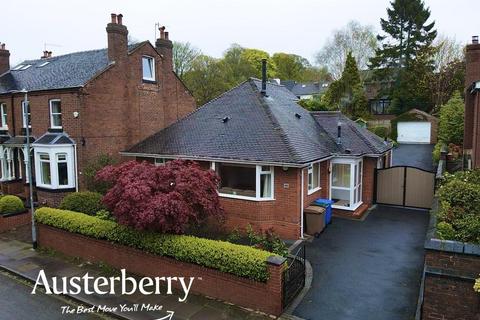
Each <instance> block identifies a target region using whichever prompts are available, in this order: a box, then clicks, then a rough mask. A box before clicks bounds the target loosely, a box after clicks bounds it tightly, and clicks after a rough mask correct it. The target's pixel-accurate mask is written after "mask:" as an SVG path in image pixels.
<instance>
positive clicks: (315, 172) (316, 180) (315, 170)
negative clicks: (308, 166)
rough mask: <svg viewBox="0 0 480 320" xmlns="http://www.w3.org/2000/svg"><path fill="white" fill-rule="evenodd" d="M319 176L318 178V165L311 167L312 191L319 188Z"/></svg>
mask: <svg viewBox="0 0 480 320" xmlns="http://www.w3.org/2000/svg"><path fill="white" fill-rule="evenodd" d="M319 176H320V163H316V164H315V165H314V166H313V180H312V186H313V189H315V188H318V187H319V186H320V181H319Z"/></svg>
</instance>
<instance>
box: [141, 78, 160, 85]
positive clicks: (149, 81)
mask: <svg viewBox="0 0 480 320" xmlns="http://www.w3.org/2000/svg"><path fill="white" fill-rule="evenodd" d="M142 82H143V83H150V84H156V83H157V80H155V79H145V78H143V79H142Z"/></svg>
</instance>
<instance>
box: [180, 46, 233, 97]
mask: <svg viewBox="0 0 480 320" xmlns="http://www.w3.org/2000/svg"><path fill="white" fill-rule="evenodd" d="M225 72H226V70H225V67H224V64H222V63H221V61H220V60H218V59H215V58H212V57H209V56H205V55H201V56H198V57H197V58H196V59H195V60H194V61H193V63H192V67H191V69H190V71H189V72H187V73H186V74H185V76H184V81H185V84H186V85H187V87H188V88H189V89H190V90H191V91H192V93H193V96H194V97H195V100H196V102H197V105H199V106H201V105H203V104H205V103H207V102H208V101H210V100H211V99H213V98H215V97H217V96H219V95H220V94H222V93H223V92H225V91H227V90H228V89H229V88H230V85H229V83H228V82H227V81H225V76H226V75H225Z"/></svg>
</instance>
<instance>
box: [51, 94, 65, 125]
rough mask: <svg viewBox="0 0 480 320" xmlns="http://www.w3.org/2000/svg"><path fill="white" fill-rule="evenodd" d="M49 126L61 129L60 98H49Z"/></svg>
mask: <svg viewBox="0 0 480 320" xmlns="http://www.w3.org/2000/svg"><path fill="white" fill-rule="evenodd" d="M50 128H52V129H62V102H61V101H60V99H52V100H50Z"/></svg>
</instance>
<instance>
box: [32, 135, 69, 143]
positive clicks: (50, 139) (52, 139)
mask: <svg viewBox="0 0 480 320" xmlns="http://www.w3.org/2000/svg"><path fill="white" fill-rule="evenodd" d="M60 144H75V141H73V140H72V139H71V138H70V137H69V136H68V135H67V134H66V133H64V132H58V133H54V132H47V133H45V134H44V135H42V136H41V137H40V138H38V139H37V140H36V141H35V142H34V145H60Z"/></svg>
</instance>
